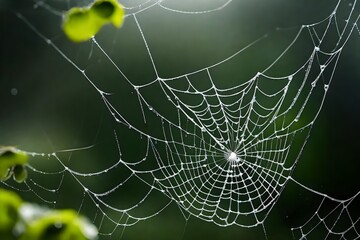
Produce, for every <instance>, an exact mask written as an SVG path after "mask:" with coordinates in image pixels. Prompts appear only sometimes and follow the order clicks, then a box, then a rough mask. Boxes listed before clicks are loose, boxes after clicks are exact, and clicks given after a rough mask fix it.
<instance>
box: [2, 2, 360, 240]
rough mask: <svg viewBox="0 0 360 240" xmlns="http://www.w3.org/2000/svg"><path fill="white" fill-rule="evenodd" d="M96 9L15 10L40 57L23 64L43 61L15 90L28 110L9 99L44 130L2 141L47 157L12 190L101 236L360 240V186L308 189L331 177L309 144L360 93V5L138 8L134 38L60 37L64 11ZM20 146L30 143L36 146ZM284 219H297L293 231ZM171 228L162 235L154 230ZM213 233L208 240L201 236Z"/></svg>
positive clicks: (127, 25) (43, 5)
mask: <svg viewBox="0 0 360 240" xmlns="http://www.w3.org/2000/svg"><path fill="white" fill-rule="evenodd" d="M89 3H91V2H90V1H88V0H68V1H57V0H35V1H27V2H26V3H12V2H10V1H5V3H4V5H7V6H5V7H8V9H10V10H11V13H9V15H10V16H11V19H12V20H11V21H10V20H9V23H10V22H14V23H16V24H17V26H21V29H26V30H24V31H28V33H27V36H31V40H26V39H21V41H22V42H23V44H24V45H25V47H23V48H24V49H28V50H29V49H31V48H35V50H34V51H33V52H32V55H30V56H27V55H26V54H24V55H22V54H19V55H17V56H15V59H16V61H20V62H21V60H19V59H21V58H23V59H26V60H27V61H28V62H29V61H31V60H30V59H36V58H40V59H42V62H40V61H35V63H33V65H31V63H28V62H26V64H24V66H26V65H27V66H29V69H26V68H25V69H23V70H24V71H25V72H26V71H29V73H32V74H33V76H23V78H22V81H23V82H25V81H28V82H27V83H22V84H20V85H19V84H18V87H17V88H15V87H14V86H12V85H11V84H8V85H6V86H10V87H7V88H6V89H5V87H6V86H5V85H4V87H2V88H3V89H5V90H6V91H8V92H9V91H10V93H11V94H8V95H9V96H8V98H9V99H13V98H15V97H16V98H17V99H21V100H19V102H17V103H13V102H11V101H10V100H9V101H10V103H9V107H10V106H12V108H13V109H14V110H13V111H15V112H16V108H19V106H20V105H24V106H26V107H27V108H30V109H29V110H28V111H29V112H30V113H27V114H28V116H33V115H32V114H34V112H37V113H38V115H37V117H36V119H37V120H36V121H37V124H34V122H35V121H34V122H33V121H32V120H29V122H26V121H25V123H21V124H28V128H32V129H33V128H35V129H37V130H36V131H35V132H37V134H34V131H32V130H31V131H30V130H29V133H27V132H25V131H21V132H17V133H16V134H13V133H11V134H12V137H11V139H12V140H11V141H10V140H8V139H6V138H2V141H5V143H6V142H7V141H10V143H11V144H15V145H17V146H18V147H19V148H20V149H22V150H25V151H27V152H28V153H29V154H30V155H31V156H32V157H31V159H30V161H29V165H28V169H29V177H28V179H27V180H26V181H25V182H24V183H23V184H17V183H13V182H11V181H10V182H3V183H2V186H4V187H9V188H13V189H16V190H18V191H19V192H20V193H21V192H23V193H24V194H26V193H29V194H28V195H31V196H33V197H34V199H37V201H40V202H41V203H46V204H48V205H49V206H50V207H57V208H61V207H63V208H64V207H72V208H75V209H77V210H78V211H79V213H81V214H84V215H87V216H88V217H89V218H90V219H91V220H92V221H93V222H94V224H95V225H96V226H97V227H98V228H99V232H100V238H101V239H103V238H104V239H107V238H114V239H135V238H136V239H140V237H139V236H138V235H131V234H130V233H129V232H131V231H132V230H131V229H137V228H136V226H138V225H140V226H141V227H142V228H139V229H137V230H136V231H140V233H137V234H141V231H144V234H145V235H146V236H142V239H152V237H151V235H147V234H149V232H151V231H150V230H148V228H152V231H155V232H156V231H157V232H161V231H166V230H164V229H163V228H169V229H170V230H171V231H174V232H175V233H174V235H175V236H174V235H169V236H167V239H169V238H175V239H192V238H193V236H197V237H198V238H204V237H205V236H208V235H206V234H207V233H206V231H208V230H206V228H214V229H220V228H221V229H222V230H221V231H222V232H221V235H220V234H219V235H216V234H215V235H214V233H212V232H211V231H210V230H209V232H210V233H209V234H212V235H210V237H208V238H211V236H213V237H214V239H218V238H220V237H222V238H225V239H227V238H229V239H230V236H231V238H234V236H236V237H237V238H238V239H292V238H293V239H359V236H360V227H359V226H360V223H359V217H360V214H359V184H358V182H359V178H358V177H356V176H353V178H352V180H351V181H352V185H350V186H353V187H352V188H351V189H350V190H349V191H347V192H346V194H347V195H346V194H345V193H341V194H339V195H336V192H335V191H334V194H332V193H333V192H326V191H323V190H322V189H326V188H322V185H321V186H320V185H316V184H314V185H311V184H308V183H309V181H303V178H304V179H306V178H307V175H308V174H313V175H316V176H317V177H318V178H319V179H321V177H322V176H324V175H325V174H324V173H323V171H325V170H324V169H321V168H320V169H317V170H314V171H315V172H316V173H314V172H312V170H311V169H310V170H309V169H307V170H301V171H300V172H297V171H298V170H297V167H298V165H301V162H307V161H308V162H316V161H317V158H318V156H319V155H324V154H325V153H322V152H319V151H318V150H315V151H314V152H315V154H311V153H309V152H307V153H306V154H303V153H304V152H306V150H307V148H308V147H310V148H311V146H312V145H314V146H317V144H321V142H322V141H325V140H322V139H317V140H313V141H312V142H311V143H308V142H310V141H311V139H312V134H310V133H312V131H316V129H317V128H320V129H321V127H322V126H323V123H322V121H321V120H318V118H321V116H322V111H321V110H323V108H324V106H328V105H326V104H327V99H326V96H327V94H328V92H329V91H330V90H332V84H335V83H334V82H336V81H340V82H341V81H343V82H358V81H357V80H359V79H358V77H359V75H356V73H354V74H353V73H352V72H347V75H346V78H345V77H337V67H338V66H339V65H341V63H342V54H343V52H344V51H348V52H352V53H353V54H354V56H355V58H354V59H352V61H351V62H350V63H346V64H347V65H348V66H349V69H351V70H354V71H355V69H356V68H359V67H360V65H359V61H357V60H359V54H358V53H359V38H360V30H359V26H358V24H359V17H360V7H359V4H360V3H359V2H358V1H356V0H339V1H318V2H317V3H313V1H306V2H300V1H299V3H289V2H288V1H280V0H279V1H260V0H259V1H235V0H217V1H215V0H209V1H174V0H164V1H160V0H157V1H152V0H147V1H140V0H139V1H130V0H128V1H125V0H124V1H121V4H123V5H124V7H125V10H126V18H125V22H124V26H123V27H122V28H121V29H119V30H118V29H114V28H112V27H110V26H107V27H105V28H104V29H102V30H101V31H100V32H99V34H97V35H96V36H95V37H94V38H93V39H91V40H89V41H87V42H84V43H81V44H75V43H72V42H71V41H69V40H67V39H66V37H65V36H64V34H63V33H62V31H61V21H62V17H63V14H64V12H65V11H67V10H68V9H70V8H71V7H74V6H86V5H88V4H89ZM9 18H10V17H9ZM8 28H9V29H10V28H11V27H8ZM11 31H14V32H16V31H17V30H15V29H11ZM11 31H10V30H9V32H11ZM13 35H14V34H13ZM15 35H16V34H15ZM15 35H14V36H15ZM4 37H5V36H2V37H1V38H4ZM5 38H6V37H5ZM13 38H15V37H13ZM17 42H18V43H19V42H20V40H17ZM2 45H3V44H2ZM2 47H4V48H6V47H8V46H2ZM14 48H16V46H15V44H14ZM4 51H5V50H4ZM11 51H15V50H9V52H10V53H11ZM356 51H357V52H356ZM36 52H38V56H36V55H37V54H36ZM34 53H35V54H34ZM356 57H357V60H356ZM23 61H25V60H23ZM37 65H38V66H37ZM36 67H37V68H36ZM34 69H35V70H34ZM39 69H41V70H39ZM7 71H10V70H7ZM19 71H20V72H21V71H22V69H19V68H17V70H16V71H15V72H19ZM29 73H28V74H29ZM11 74H14V75H15V74H21V73H11ZM9 75H10V74H9ZM30 79H31V81H30ZM39 79H44V80H39ZM29 81H30V82H29ZM355 85H356V84H355V83H354V86H355ZM19 86H20V87H19ZM21 86H26V88H25V87H23V89H24V90H22V91H25V92H26V91H27V94H25V96H24V95H22V96H23V97H21V93H22V92H21ZM357 86H358V85H357ZM9 89H11V90H9ZM333 90H334V92H336V91H337V89H333ZM34 93H36V94H34ZM355 93H357V94H358V92H356V91H355ZM1 94H3V92H1ZM10 95H11V96H10ZM350 97H351V96H350ZM353 97H354V98H355V99H356V96H353ZM2 99H6V97H2ZM34 99H35V100H34ZM21 101H25V102H21ZM26 101H29V102H28V103H26ZM338 101H341V99H338ZM332 103H336V101H333V102H332ZM29 106H30V107H29ZM357 107H358V106H357V104H356V103H355V104H354V106H353V108H352V109H351V110H352V111H357V112H359V111H358V108H357ZM24 108H25V107H24ZM326 108H327V109H328V110H327V111H335V110H332V109H331V108H332V106H328V107H326ZM329 109H330V110H329ZM334 109H335V106H334ZM11 112H12V111H11ZM334 114H337V113H336V112H335V113H334ZM338 114H339V115H341V114H342V113H341V112H339V113H338ZM1 116H4V118H5V117H6V116H5V115H4V114H3V115H1ZM11 116H14V117H13V118H20V119H21V118H22V117H21V116H22V115H16V114H12V113H11ZM9 118H10V117H9ZM39 119H40V120H39ZM323 119H324V118H323ZM24 120H25V119H24ZM347 121H348V122H346V121H345V120H344V119H343V120H342V123H341V124H339V125H338V126H337V127H338V128H339V129H340V130H336V129H334V128H332V130H333V131H334V132H340V133H341V134H345V135H346V134H347V132H346V130H341V129H342V128H344V125H358V123H356V122H353V121H352V120H351V119H348V120H347ZM2 125H3V127H2V128H1V129H5V128H7V127H8V126H10V125H11V124H10V123H9V122H5V121H4V122H3V123H2ZM35 125H36V127H34V126H35ZM17 127H19V126H17ZM9 128H10V129H12V128H11V127H9ZM54 129H57V130H54ZM4 131H5V130H4ZM349 132H350V131H349ZM341 134H340V135H341ZM13 135H15V136H13ZM24 135H26V136H24ZM40 135H41V137H39V136H40ZM5 136H8V135H5ZM326 136H328V135H325V137H324V138H326ZM20 138H28V139H30V141H28V142H27V143H24V144H22V145H21V144H19V143H18V142H19V141H20V140H19V139H20ZM37 138H42V139H46V140H44V141H43V142H42V141H40V140H36V139H37ZM345 138H346V137H345ZM9 139H10V138H9ZM14 139H16V140H17V141H18V142H15V140H14ZM37 141H38V142H37ZM339 141H341V138H339ZM307 143H308V144H307ZM357 143H359V142H358V141H357ZM305 145H306V146H305ZM331 146H332V145H331ZM314 148H315V149H316V147H314ZM314 148H313V149H314ZM324 151H330V149H326V148H325V149H324ZM354 155H355V157H354V158H353V160H354V161H353V162H351V161H349V160H347V159H349V158H348V156H354ZM356 155H357V154H356V153H354V152H350V153H349V152H347V150H346V153H341V155H340V156H342V158H338V159H337V161H336V162H335V161H330V160H329V161H328V163H326V164H328V165H332V166H333V167H334V168H339V169H340V168H341V167H340V166H341V165H344V166H345V167H346V168H347V169H348V168H355V169H358V168H359V165H358V163H357V162H358V159H357V157H356ZM325 161H326V160H325ZM299 167H300V166H299ZM339 171H340V170H339ZM354 173H355V172H354ZM343 174H344V173H343ZM330 178H334V179H341V178H342V176H341V174H336V175H334V176H332V177H330ZM339 181H340V180H339ZM349 188H350V187H349ZM354 188H356V189H354ZM287 189H292V190H289V191H288V192H287ZM344 189H346V188H345V187H344ZM302 192H303V193H302ZM298 193H299V194H298ZM291 194H292V196H296V197H293V198H291V197H289V198H287V197H286V196H287V195H291ZM284 195H285V196H284ZM282 198H284V200H282ZM289 201H292V202H290V203H289ZM284 203H285V204H284ZM309 203H312V205H311V206H310V204H309ZM296 204H299V206H300V207H294V209H295V210H294V209H293V210H289V208H290V205H291V206H293V205H294V206H295V205H296ZM301 204H304V205H301ZM299 208H300V211H299ZM284 209H285V210H284ZM284 211H285V212H286V213H285V214H284V215H286V218H287V219H288V218H289V220H286V221H287V222H286V224H281V223H279V221H280V220H279V219H281V217H277V216H278V215H280V213H281V212H284ZM291 213H294V215H293V216H291ZM174 215H178V216H180V218H181V219H180V220H173V218H174ZM159 216H163V218H161V219H163V221H162V222H161V221H160V220H159V221H160V223H157V222H155V223H149V224H150V226H151V227H147V225H146V224H147V222H151V221H152V219H157V218H158V217H159ZM291 218H292V219H291ZM164 219H165V220H164ZM166 219H169V220H166ZM194 219H195V220H194ZM290 219H291V220H290ZM192 221H197V222H196V223H193V222H192ZM205 222H209V224H208V225H206V226H207V227H206V228H205V229H203V233H198V235H189V234H190V233H189V232H191V231H196V230H195V229H192V228H191V226H192V225H193V224H194V225H196V224H206V223H205ZM157 224H158V225H157ZM172 225H174V226H172ZM175 225H176V226H175ZM275 225H277V226H281V227H274V226H275ZM219 226H220V227H219ZM141 229H145V230H141ZM174 229H176V230H174ZM179 229H180V230H179ZM237 229H240V230H239V231H240V232H236V231H238V230H237ZM253 229H254V231H252V230H253ZM170 230H169V231H170ZM136 231H135V232H136ZM219 231H220V230H219ZM227 231H228V232H231V234H234V235H231V234H230V233H226V232H227ZM241 231H244V232H241ZM133 232H134V231H133ZM279 232H280V233H279ZM235 233H236V235H235ZM133 234H135V233H133ZM227 234H228V235H227ZM134 236H137V237H134ZM191 236H192V237H191Z"/></svg>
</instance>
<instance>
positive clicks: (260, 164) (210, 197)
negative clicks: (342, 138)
mask: <svg viewBox="0 0 360 240" xmlns="http://www.w3.org/2000/svg"><path fill="white" fill-rule="evenodd" d="M230 5H231V1H224V2H223V3H222V4H220V6H216V7H214V8H213V9H207V10H201V11H194V12H190V11H183V10H178V9H172V8H170V7H168V6H167V2H166V1H151V0H149V1H146V2H143V3H141V4H139V5H138V6H132V7H130V6H127V5H126V3H124V6H125V8H126V10H127V16H126V18H127V21H133V22H134V23H135V25H136V27H137V31H138V32H139V33H140V34H141V37H142V40H143V44H144V46H145V48H146V51H147V53H148V57H149V59H150V61H151V64H152V69H153V71H154V74H155V77H154V79H153V80H151V81H148V82H146V83H144V84H137V83H135V81H133V79H131V78H128V77H127V76H126V74H124V72H123V71H122V66H121V65H120V64H117V63H116V62H115V60H113V59H112V57H111V55H110V54H109V53H108V52H107V51H106V50H105V49H104V48H103V47H102V46H101V45H100V44H99V43H98V41H97V38H96V37H95V38H93V39H92V40H91V42H92V44H93V47H94V48H95V49H96V50H98V51H100V52H101V54H102V55H103V57H105V58H106V59H107V61H108V64H109V65H111V67H112V68H113V69H115V70H116V71H117V72H118V73H119V74H120V75H121V78H122V79H121V81H122V84H123V85H124V86H126V87H127V88H128V89H130V90H131V91H132V92H133V96H134V97H135V98H134V99H136V101H137V106H138V110H140V111H139V112H140V114H139V115H138V117H139V118H140V119H142V121H140V123H139V121H137V122H134V121H133V118H132V117H131V116H130V115H129V113H127V112H123V111H122V109H121V108H120V107H119V106H117V105H116V104H114V103H113V102H112V95H111V94H108V93H106V92H105V91H103V90H102V89H101V87H98V85H97V83H96V81H94V79H93V78H92V77H91V76H90V74H88V73H87V70H86V69H84V68H82V67H81V66H80V65H79V64H77V63H76V61H75V60H74V59H72V58H71V57H69V56H68V55H67V54H66V52H65V51H63V50H62V49H61V47H60V46H58V45H57V44H56V41H53V40H51V39H50V38H48V37H47V36H45V35H44V34H43V33H41V32H40V31H39V30H38V29H37V28H36V27H35V26H33V25H32V23H31V22H30V21H28V20H27V18H25V17H24V16H23V15H21V14H20V13H19V14H18V17H19V18H21V19H22V20H23V21H24V22H25V23H26V24H27V25H28V26H29V27H30V28H31V29H32V30H33V31H34V32H35V33H36V34H37V35H39V36H40V37H41V38H42V39H43V40H44V41H45V42H46V43H47V44H48V45H49V46H50V47H52V48H54V49H55V50H56V51H57V52H58V53H59V54H60V55H61V56H62V57H63V58H64V59H65V60H66V61H67V62H69V63H70V64H72V65H73V67H74V68H75V69H77V70H78V71H79V72H81V74H82V75H83V77H84V78H85V79H86V80H87V81H88V82H89V84H91V85H92V86H93V88H94V89H95V90H96V91H97V92H98V94H99V95H100V97H101V99H102V101H103V103H104V106H105V107H106V108H107V110H108V112H109V113H111V115H112V117H113V120H114V121H115V122H116V123H117V126H118V128H116V130H114V132H115V135H114V136H115V137H114V139H116V144H117V147H118V155H119V157H118V160H117V161H116V162H115V163H113V164H112V165H111V166H110V167H108V168H106V169H103V170H100V171H96V172H86V173H84V172H79V171H77V170H75V169H72V168H71V167H70V166H68V165H67V163H66V160H65V159H64V158H62V157H61V154H63V153H73V152H77V151H80V150H83V151H87V148H86V149H73V150H66V151H62V152H54V153H51V154H44V153H31V154H32V155H33V156H34V157H36V156H42V157H48V158H49V159H53V160H56V161H58V163H59V164H60V170H59V171H56V172H51V173H50V172H47V171H44V170H40V169H38V168H36V167H34V166H32V165H29V168H30V169H31V173H30V177H29V179H28V180H27V181H26V183H25V184H26V190H25V191H32V192H34V194H36V195H37V196H38V197H39V198H41V199H42V200H43V201H45V202H47V203H49V204H55V201H52V200H48V199H46V198H45V197H43V196H42V194H41V192H40V191H39V190H38V189H41V191H45V192H50V193H55V192H57V191H59V190H60V189H61V188H63V187H64V186H63V185H62V184H63V180H64V178H65V176H67V175H70V176H71V178H73V179H75V180H76V182H77V183H78V184H79V185H80V187H81V188H82V189H83V200H82V204H83V202H85V201H86V199H88V200H90V201H91V202H92V203H93V204H94V205H95V206H96V209H97V213H96V216H95V218H94V222H97V225H98V227H99V228H100V232H101V234H103V235H110V236H111V235H113V234H114V233H115V231H116V230H117V229H119V228H122V227H124V228H125V227H127V226H131V225H133V224H135V223H137V222H139V221H143V220H146V219H149V218H151V217H153V216H155V215H158V214H159V213H161V211H162V210H164V209H166V208H167V207H168V206H169V205H170V204H175V205H177V206H178V208H179V209H180V210H181V212H182V213H183V216H184V217H185V218H186V219H188V218H189V217H190V216H193V217H197V218H200V219H202V220H204V221H208V222H213V223H215V224H217V225H220V226H224V227H227V226H230V225H238V226H240V227H245V228H251V227H256V226H260V227H264V224H265V223H266V220H267V217H268V215H269V214H270V212H271V210H272V208H273V206H274V205H275V204H276V202H277V200H278V198H279V196H280V195H281V193H282V191H283V189H284V188H285V187H286V185H287V183H288V182H289V181H290V182H293V183H296V184H298V185H299V186H301V187H303V188H304V189H306V190H308V191H310V192H313V193H314V194H316V195H319V196H321V197H322V198H323V200H322V202H321V204H320V206H319V207H318V209H317V211H316V212H315V213H314V214H313V216H312V217H311V218H310V219H309V220H308V221H307V222H305V223H304V224H303V225H301V226H298V227H294V228H292V229H291V230H292V232H293V236H294V238H295V239H307V237H308V236H309V235H311V233H312V232H313V231H314V229H316V228H324V229H325V231H324V232H325V233H326V234H325V235H324V239H330V237H332V236H335V237H337V239H357V238H359V236H360V234H359V233H360V232H359V216H354V215H353V214H352V212H351V211H350V209H351V206H352V203H353V202H354V201H356V200H357V201H358V198H359V197H358V195H359V193H357V194H356V195H354V196H353V197H351V198H350V199H345V200H340V199H336V198H332V197H330V196H328V195H326V194H323V193H320V192H317V191H315V190H312V189H310V188H308V187H306V186H304V185H302V184H301V183H300V182H298V181H297V180H295V179H294V178H293V177H292V172H293V170H294V168H295V167H296V164H297V162H298V160H299V159H300V156H301V153H302V151H303V148H304V146H305V144H306V142H307V139H308V137H309V135H310V131H311V128H312V127H313V125H314V122H315V120H316V118H317V116H318V114H319V112H320V110H321V108H322V106H323V103H324V100H325V97H326V93H327V91H328V89H329V86H330V83H331V81H332V78H333V74H334V71H335V69H336V65H337V62H338V60H339V57H340V54H341V52H342V49H343V47H345V46H346V43H347V42H348V40H349V38H350V37H351V36H353V35H360V33H359V27H358V25H357V24H358V22H359V8H358V6H357V5H358V3H357V1H356V0H355V1H353V2H350V3H349V2H348V1H341V0H340V1H339V2H338V4H337V5H336V7H335V9H334V11H333V12H332V13H331V14H330V15H329V16H328V17H327V18H325V19H324V20H322V21H320V22H316V23H313V24H308V25H303V26H301V28H300V29H299V31H298V33H297V35H296V36H295V38H294V39H293V41H291V42H290V43H289V44H288V46H287V47H286V48H285V49H284V50H283V52H282V53H281V54H280V55H279V56H278V58H277V59H275V60H274V61H273V62H272V63H271V64H270V65H269V66H268V67H266V68H265V69H261V70H259V72H258V73H257V74H255V75H254V76H253V77H251V78H250V79H247V80H245V81H243V82H241V84H238V85H234V86H231V87H225V88H224V87H221V86H220V84H218V83H219V79H218V76H217V75H216V74H215V72H216V71H217V69H218V68H219V67H222V66H224V65H226V64H229V63H231V62H232V61H235V60H236V58H237V57H238V56H241V55H242V54H243V53H244V52H246V51H247V50H248V49H249V48H251V47H253V46H256V45H257V44H259V42H260V41H262V39H264V38H267V36H266V35H265V36H263V37H261V38H259V39H257V40H256V41H254V42H252V43H250V44H249V45H248V46H246V47H244V48H242V49H240V50H239V51H237V52H235V53H234V54H233V55H231V56H229V57H228V58H225V59H223V60H221V61H219V62H217V63H215V64H213V65H209V66H207V67H205V68H202V69H199V70H196V71H194V72H189V73H184V74H182V75H178V76H174V77H164V76H162V74H161V73H160V72H159V70H158V67H157V63H156V61H155V60H154V57H153V55H152V52H151V48H150V47H149V45H148V43H147V37H146V34H145V33H144V32H143V29H142V23H141V21H140V20H139V16H140V15H141V14H143V13H144V12H147V11H149V10H150V9H152V8H158V7H160V8H162V9H164V10H166V11H169V12H170V13H173V14H207V13H211V12H214V11H221V10H223V9H224V8H226V7H229V6H230ZM35 6H36V7H40V8H41V9H45V10H46V11H49V12H51V13H52V14H54V15H59V16H62V10H61V9H57V8H56V6H55V4H53V2H52V1H36V2H35ZM345 7H346V8H347V10H346V16H347V18H346V21H344V22H343V20H341V22H340V20H339V19H342V18H343V16H341V17H339V16H338V9H339V8H345ZM304 36H305V37H307V38H308V39H309V40H310V43H309V44H311V45H312V51H311V52H310V53H309V55H308V56H307V57H306V59H305V61H303V62H302V63H301V64H300V65H299V66H298V67H297V69H295V70H294V71H292V72H291V73H289V74H284V75H275V74H274V73H273V71H272V70H273V69H274V68H276V67H277V65H278V64H279V62H281V61H282V60H283V58H286V56H287V54H289V52H291V50H292V49H293V48H294V46H295V45H296V44H297V43H298V42H299V41H300V39H301V38H302V37H304ZM234 78H236V76H235V77H234ZM200 81H201V82H202V85H201V86H199V84H198V83H199V82H200ZM269 84H271V87H269ZM153 88H156V89H157V90H158V92H159V96H157V99H155V98H154V97H149V96H148V95H147V94H146V93H147V92H148V91H150V90H149V89H153ZM159 102H166V103H164V104H166V111H164V109H158V108H157V106H158V103H159ZM304 113H307V114H306V116H307V117H306V118H305V117H303V115H304ZM309 116H311V117H309ZM147 125H149V126H155V130H154V129H152V128H147V127H146V126H147ZM121 131H124V132H128V133H129V134H132V135H134V136H137V138H138V140H137V141H138V142H139V145H141V147H140V149H141V150H142V151H143V152H142V153H141V155H142V157H139V158H136V159H133V158H129V159H128V158H126V155H127V150H126V149H125V147H124V146H123V145H124V141H123V139H122V138H120V137H118V135H119V134H120V135H121ZM118 169H123V170H124V171H127V177H126V178H124V177H121V179H119V180H117V182H114V183H113V184H114V185H113V186H111V187H109V188H107V190H105V191H104V190H97V189H92V188H91V184H87V183H86V179H91V178H100V177H102V176H106V175H108V174H109V173H111V172H114V171H115V172H116V171H118ZM38 174H39V175H49V176H50V177H59V179H60V180H59V185H58V186H57V187H55V188H51V189H50V188H47V187H45V186H42V184H41V183H40V182H39V181H37V180H36V178H32V176H35V175H38ZM132 180H136V181H139V182H140V183H141V184H142V186H143V190H144V192H143V195H142V197H140V198H139V199H137V200H136V202H134V203H133V204H132V205H131V206H128V207H120V206H116V205H115V204H112V203H111V202H110V201H109V200H108V199H109V197H111V196H112V195H115V194H116V193H117V192H119V191H121V190H122V189H123V188H125V187H126V184H127V183H128V182H130V181H132ZM158 194H160V195H161V196H165V199H167V200H166V201H164V202H162V206H160V207H159V208H157V209H155V210H154V211H153V212H152V213H149V214H146V215H142V216H138V214H137V212H136V211H137V209H138V208H141V207H142V206H143V205H144V204H145V203H146V201H147V200H148V199H149V198H151V197H152V196H155V195H158ZM327 201H329V202H332V203H334V204H335V205H334V207H333V208H332V209H330V210H329V209H327V208H326V209H323V205H324V203H325V202H327ZM82 204H81V205H82ZM80 208H81V207H80ZM79 211H80V210H79ZM343 218H344V219H345V220H344V221H345V222H346V223H347V225H346V227H345V228H337V226H338V225H339V224H340V223H343V221H341V220H343ZM104 222H108V223H110V224H111V225H112V226H113V228H112V229H110V230H109V229H106V228H105V227H102V226H103V223H104ZM341 226H342V225H341ZM265 235H266V234H265ZM331 239H332V238H331Z"/></svg>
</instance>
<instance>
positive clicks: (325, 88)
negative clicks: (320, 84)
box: [324, 84, 329, 92]
mask: <svg viewBox="0 0 360 240" xmlns="http://www.w3.org/2000/svg"><path fill="white" fill-rule="evenodd" d="M328 89H329V84H325V85H324V90H325V92H326V91H327V90H328Z"/></svg>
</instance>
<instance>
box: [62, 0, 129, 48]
mask: <svg viewBox="0 0 360 240" xmlns="http://www.w3.org/2000/svg"><path fill="white" fill-rule="evenodd" d="M124 15H125V11H124V8H123V6H122V5H121V4H119V3H118V2H117V1H116V0H97V1H95V2H94V3H93V4H92V5H90V6H89V7H85V8H78V7H75V8H72V9H70V10H69V11H68V12H67V13H66V14H65V16H64V22H63V31H64V33H65V35H66V36H67V37H68V38H69V39H70V40H71V41H73V42H84V41H87V40H89V39H90V38H92V37H93V36H95V34H97V33H98V31H99V30H100V29H101V28H102V27H103V25H105V24H108V23H112V24H113V25H114V26H115V27H118V28H119V27H121V26H122V23H123V21H124Z"/></svg>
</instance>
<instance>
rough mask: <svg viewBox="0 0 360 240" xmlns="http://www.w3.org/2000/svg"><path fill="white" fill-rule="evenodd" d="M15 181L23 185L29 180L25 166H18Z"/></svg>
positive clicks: (14, 172)
mask: <svg viewBox="0 0 360 240" xmlns="http://www.w3.org/2000/svg"><path fill="white" fill-rule="evenodd" d="M13 177H14V180H15V181H16V182H18V183H22V182H24V181H25V180H26V178H27V170H26V168H25V167H24V166H23V165H16V166H15V167H14V170H13Z"/></svg>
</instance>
